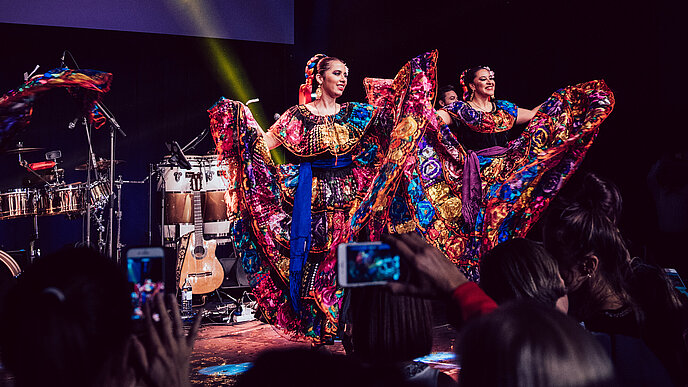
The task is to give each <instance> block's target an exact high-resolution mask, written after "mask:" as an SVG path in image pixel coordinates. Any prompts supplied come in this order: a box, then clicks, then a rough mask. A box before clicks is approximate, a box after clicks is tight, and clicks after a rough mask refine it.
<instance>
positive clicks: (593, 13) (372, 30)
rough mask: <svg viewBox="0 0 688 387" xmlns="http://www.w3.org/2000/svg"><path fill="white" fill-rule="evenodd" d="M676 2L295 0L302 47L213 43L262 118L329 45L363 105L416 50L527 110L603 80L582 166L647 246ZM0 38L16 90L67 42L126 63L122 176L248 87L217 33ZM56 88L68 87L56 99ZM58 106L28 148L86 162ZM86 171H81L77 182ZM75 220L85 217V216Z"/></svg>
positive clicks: (49, 33) (678, 108)
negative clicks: (485, 71) (598, 118)
mask: <svg viewBox="0 0 688 387" xmlns="http://www.w3.org/2000/svg"><path fill="white" fill-rule="evenodd" d="M440 3H441V4H440ZM676 7H677V5H676V4H675V2H669V1H663V0H660V1H654V2H651V3H647V2H645V3H644V4H643V3H636V2H615V1H611V2H604V1H592V0H582V1H577V2H553V1H547V2H545V1H539V0H538V1H513V0H481V1H474V2H469V1H463V0H460V1H453V2H399V1H388V2H371V1H362V0H351V1H346V2H342V1H339V2H336V1H316V0H311V1H308V0H299V1H296V2H295V10H294V26H295V30H294V44H293V45H280V44H268V43H252V42H240V41H231V40H218V41H217V42H218V43H219V44H220V45H222V47H223V49H224V50H226V51H231V52H232V53H233V54H234V57H235V58H236V59H237V62H239V63H240V64H241V67H242V68H243V69H244V71H245V73H244V74H245V76H244V77H243V78H242V82H248V83H250V84H251V85H252V86H253V88H254V90H255V93H253V95H252V96H251V97H253V96H255V97H260V98H261V104H260V105H259V106H256V108H259V109H262V111H263V116H264V117H271V116H272V115H273V114H274V113H275V112H281V111H283V110H284V109H285V108H287V107H288V106H290V105H292V104H293V103H295V101H296V92H297V88H298V85H299V83H300V82H301V81H302V79H303V78H302V77H303V75H302V74H303V65H304V64H305V62H306V60H308V58H310V56H311V55H313V54H315V53H318V52H324V53H327V54H329V55H334V56H338V57H340V58H342V59H344V60H345V61H346V62H347V64H348V65H349V67H350V70H351V73H350V78H349V87H348V88H347V91H346V93H345V96H344V98H343V99H344V100H352V101H362V100H363V99H364V90H363V87H362V83H361V82H362V79H363V77H364V76H374V77H392V76H394V74H395V72H396V71H397V70H398V68H399V67H401V66H402V65H403V63H404V62H405V61H406V60H408V59H409V58H411V57H413V56H416V55H418V54H420V53H422V52H424V51H428V50H431V49H438V50H439V74H438V77H439V84H440V85H444V84H450V83H451V84H455V85H456V84H457V83H458V74H459V72H460V71H461V70H463V69H464V68H466V67H469V66H473V65H476V64H484V65H489V66H491V67H492V68H493V69H494V70H495V72H496V76H497V96H498V98H503V99H508V100H510V101H512V102H515V103H516V104H518V105H520V106H523V107H528V108H530V107H533V106H536V105H537V104H539V103H540V102H542V101H543V100H544V99H546V98H547V97H548V96H549V95H550V94H551V93H552V92H553V91H554V90H556V89H557V88H560V87H563V86H566V85H569V84H574V83H577V82H582V81H586V80H591V79H599V78H603V79H605V80H606V81H607V83H608V84H609V86H610V87H611V88H612V89H613V90H614V92H615V94H616V108H615V111H614V112H613V113H612V115H611V116H610V118H609V119H608V120H607V121H606V122H605V123H604V124H603V126H602V128H601V130H600V134H599V136H598V138H597V140H596V142H595V144H594V145H593V147H592V148H591V150H590V152H589V153H588V157H587V158H586V160H585V161H584V163H583V165H582V167H581V172H585V171H593V172H596V173H598V174H600V175H603V176H606V177H609V178H611V179H612V180H614V181H615V182H616V183H617V184H618V185H619V186H620V188H621V190H622V193H623V195H624V199H625V215H624V219H623V221H622V227H623V229H624V231H626V232H627V235H629V236H630V237H631V239H633V240H634V241H635V243H636V246H639V247H642V246H644V245H645V244H647V243H649V242H652V241H651V239H652V237H653V236H654V233H655V232H656V215H655V213H654V205H653V203H652V201H651V198H650V195H649V191H648V189H647V185H646V181H645V180H646V176H647V173H648V171H649V169H650V167H651V165H652V163H653V162H654V161H655V160H657V159H658V158H659V157H660V156H661V155H662V154H663V153H666V152H671V151H676V150H684V149H685V142H683V138H684V137H685V136H683V135H682V133H683V131H684V130H685V129H684V127H685V123H684V121H683V119H682V116H683V115H682V111H683V108H682V102H683V98H682V97H683V94H684V90H685V86H686V82H685V78H686V77H685V75H684V74H683V72H682V71H681V69H682V66H681V65H680V64H681V63H683V61H682V60H680V57H679V55H680V53H681V52H682V50H681V47H683V46H684V45H685V44H684V37H685V33H684V32H683V27H682V26H683V24H682V23H683V22H682V21H681V20H680V17H681V16H680V15H682V12H680V10H678V9H677V8H676ZM0 33H2V36H4V37H6V39H4V43H3V53H4V55H3V58H4V59H3V61H2V63H0V88H1V89H2V90H3V92H4V91H6V90H8V89H11V88H14V87H16V86H17V85H19V84H20V83H21V74H22V73H23V72H24V71H27V70H31V69H32V68H33V66H34V65H35V64H37V63H40V64H42V65H43V69H48V68H51V67H55V66H56V65H57V63H58V59H59V56H60V54H61V52H62V50H63V49H65V48H67V49H70V50H71V51H72V52H73V53H74V55H75V57H76V58H77V60H78V61H79V64H80V65H81V66H82V67H87V68H95V69H98V70H104V71H109V72H112V73H113V74H114V82H113V86H112V91H111V92H110V93H109V94H107V95H106V96H105V99H104V101H105V103H106V104H107V106H108V107H109V108H110V110H112V111H113V113H114V114H115V115H116V116H117V118H118V121H119V122H120V123H121V124H122V128H123V129H124V130H125V131H126V132H127V134H128V137H126V138H124V139H120V140H119V142H118V147H117V150H118V158H122V159H125V160H126V161H127V163H126V164H124V166H122V167H121V168H118V173H121V174H122V175H123V176H124V177H125V179H140V178H142V177H143V176H145V174H146V171H147V165H148V163H150V162H155V161H157V160H159V159H160V157H162V155H164V153H165V152H164V150H165V148H164V144H163V143H164V141H165V140H170V139H176V140H179V142H180V143H184V142H186V141H188V140H189V139H191V138H192V137H193V136H194V135H195V134H196V133H197V132H199V131H200V130H201V129H202V128H204V127H205V126H207V115H206V113H205V110H206V109H207V108H208V107H210V105H212V103H213V102H214V101H215V100H216V99H217V98H218V97H219V96H221V95H225V96H227V97H228V98H233V97H234V98H236V96H233V95H231V94H229V93H228V91H226V90H227V88H226V86H225V84H224V82H223V75H224V74H223V72H222V71H221V70H219V67H218V66H217V64H216V62H215V61H214V60H213V59H212V58H211V57H209V54H208V48H207V44H208V43H207V42H208V40H207V39H202V38H190V37H177V36H169V35H153V34H141V33H125V32H109V31H96V30H83V29H69V28H48V27H36V26H19V25H0ZM9 37H11V38H9ZM51 63H52V64H53V66H51ZM58 97H64V96H49V97H46V100H48V98H54V99H59V98H58ZM51 101H52V99H51ZM58 106H61V105H59V104H58V103H54V104H50V106H47V107H42V108H40V110H39V108H37V111H36V113H37V118H36V120H35V121H34V124H33V125H32V127H31V128H29V130H27V132H26V135H25V136H24V141H25V145H26V146H46V147H48V148H54V147H59V146H62V144H59V145H58V140H59V141H64V142H65V145H64V147H63V148H61V149H62V151H63V153H65V154H67V156H68V157H70V158H72V159H73V160H74V161H70V162H72V163H73V164H76V163H77V162H83V159H84V158H85V153H86V149H85V147H84V146H83V141H84V136H83V134H82V133H79V132H74V131H73V132H70V131H68V130H67V129H65V128H66V126H67V123H68V122H69V121H70V120H71V119H72V118H73V116H72V115H70V114H68V113H66V111H67V110H68V109H67V108H58ZM41 110H42V111H41ZM265 121H266V122H267V121H271V120H269V119H267V118H266V119H265ZM50 136H53V137H50ZM95 141H96V145H97V146H96V152H98V154H99V155H105V154H106V151H105V150H106V149H107V132H106V131H100V132H98V133H97V134H96V139H95ZM53 144H55V145H53ZM68 147H71V148H68ZM209 147H210V144H209V143H207V144H206V149H207V148H209ZM13 160H14V159H13V158H12V157H8V156H1V158H0V162H2V164H1V165H2V168H3V170H5V171H9V170H10V169H11V168H13V167H14V165H13V164H12V162H13ZM15 164H16V162H15ZM65 169H67V161H65ZM5 175H11V174H9V173H3V179H2V186H1V188H12V187H13V185H11V183H6V180H7V178H6V177H7V176H5ZM580 175H581V173H579V174H578V176H580ZM78 179H80V177H79V176H78V175H74V172H72V177H71V178H70V179H69V180H71V181H76V180H78ZM145 192H146V189H145V188H140V187H130V186H127V187H125V192H124V193H123V201H124V203H125V204H124V208H123V211H124V214H123V216H124V220H123V237H122V240H123V242H124V243H126V244H138V243H143V242H145V232H146V230H147V225H146V217H145V214H146V213H147V208H146V202H147V199H146V197H145ZM54 218H56V219H48V218H45V219H41V221H42V222H44V223H45V226H42V231H44V233H43V234H42V237H43V236H44V235H46V234H48V233H50V234H53V235H55V237H54V238H51V240H50V245H51V246H53V245H58V244H59V243H65V242H69V241H70V238H71V240H73V239H78V235H80V231H79V230H78V227H76V228H77V231H73V232H70V233H69V234H67V231H66V230H67V228H63V227H62V226H58V225H54V224H57V223H58V219H57V218H58V217H54ZM63 222H66V221H63ZM77 222H78V221H77ZM0 223H2V224H0V232H1V233H2V234H0V243H1V244H2V245H3V246H7V245H9V244H16V242H17V241H26V240H27V239H28V237H27V236H26V235H25V234H26V233H28V231H27V230H30V228H28V227H24V228H22V229H20V228H19V227H16V228H15V227H10V226H9V225H10V224H14V223H19V222H18V221H3V222H0ZM66 223H69V222H66ZM69 224H70V226H74V221H71V223H69ZM63 234H64V235H66V236H65V237H63V236H62V235H63ZM57 235H60V236H59V237H58V236H57ZM47 238H48V237H47V236H46V239H47ZM47 244H48V243H47V241H46V244H45V245H47Z"/></svg>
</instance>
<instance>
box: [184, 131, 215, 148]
mask: <svg viewBox="0 0 688 387" xmlns="http://www.w3.org/2000/svg"><path fill="white" fill-rule="evenodd" d="M208 133H210V129H209V128H205V129H203V131H202V132H201V133H200V134H199V135H198V136H196V137H195V138H194V139H193V140H191V141H189V143H188V144H186V145H184V147H183V148H182V152H186V151H188V150H190V149H193V148H195V147H196V146H197V145H198V144H200V142H201V141H203V139H204V138H205V137H206V136H207V135H208Z"/></svg>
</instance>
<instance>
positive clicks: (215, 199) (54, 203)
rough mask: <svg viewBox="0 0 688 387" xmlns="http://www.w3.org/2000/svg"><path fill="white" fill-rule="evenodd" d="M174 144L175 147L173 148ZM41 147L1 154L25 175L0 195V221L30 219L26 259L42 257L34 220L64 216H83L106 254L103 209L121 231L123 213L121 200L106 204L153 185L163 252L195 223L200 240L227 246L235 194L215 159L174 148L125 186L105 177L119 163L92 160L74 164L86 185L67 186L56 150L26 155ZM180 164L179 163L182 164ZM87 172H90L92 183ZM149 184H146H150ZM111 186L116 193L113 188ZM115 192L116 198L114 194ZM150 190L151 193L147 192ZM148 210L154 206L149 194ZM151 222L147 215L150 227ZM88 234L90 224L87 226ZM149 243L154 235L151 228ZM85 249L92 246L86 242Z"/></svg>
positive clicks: (212, 156)
mask: <svg viewBox="0 0 688 387" xmlns="http://www.w3.org/2000/svg"><path fill="white" fill-rule="evenodd" d="M175 144H176V143H175ZM43 150H44V148H34V147H25V146H24V145H23V144H22V143H17V145H16V147H14V148H13V149H9V150H7V151H5V153H9V154H16V155H18V160H19V164H20V165H21V166H22V167H24V169H25V170H26V171H27V172H28V173H27V175H28V178H25V179H24V186H23V187H22V188H11V189H5V190H3V191H0V220H7V219H17V218H33V223H34V235H33V238H32V240H31V245H30V247H29V258H30V259H31V260H33V259H34V258H35V257H36V256H38V255H39V254H40V252H39V251H37V250H38V249H37V246H35V245H34V244H35V243H36V241H37V240H38V237H39V231H38V218H39V217H44V216H54V215H66V216H67V217H68V218H69V219H77V218H80V217H83V218H84V219H85V220H86V221H87V222H90V221H94V222H95V229H96V230H97V231H98V238H97V246H98V248H99V249H100V250H101V251H102V252H104V253H106V254H107V250H106V247H107V244H108V241H109V240H108V235H106V230H107V229H108V228H109V227H108V222H106V219H107V217H108V215H107V213H106V212H107V211H106V208H107V207H111V206H112V205H114V206H116V207H117V208H116V210H115V211H114V216H116V220H117V225H116V226H115V227H116V230H118V231H119V227H120V220H121V214H122V213H121V211H120V201H119V200H117V201H116V202H114V201H113V203H110V199H111V198H113V199H115V198H119V197H121V188H122V185H123V184H126V183H138V184H142V183H145V182H147V181H148V182H149V183H150V184H151V186H152V184H153V183H152V182H153V181H156V180H157V183H156V187H157V191H159V192H160V209H161V218H162V221H161V225H160V233H161V243H162V245H164V246H166V247H176V244H177V242H178V241H179V240H180V238H181V237H182V236H183V235H185V234H187V233H188V232H191V231H194V224H195V221H196V222H198V221H202V224H203V226H202V229H203V237H204V239H215V240H216V242H217V243H218V244H227V243H229V242H230V237H231V235H230V226H231V221H232V220H233V219H230V217H228V215H227V213H228V211H227V204H226V203H227V200H229V198H230V197H233V198H234V199H232V200H236V192H235V190H230V189H228V188H229V187H228V179H227V176H226V173H227V172H226V169H225V168H222V167H221V165H220V164H219V162H218V158H217V155H203V156H201V155H188V156H187V155H184V154H183V153H181V150H180V149H179V147H178V145H177V148H176V149H172V151H173V152H172V154H171V155H168V156H165V157H164V158H163V159H162V160H161V161H160V162H158V163H155V164H151V165H150V171H149V175H148V176H147V177H146V178H145V179H144V180H142V181H125V180H122V177H121V176H120V177H119V179H117V180H115V181H114V184H111V183H110V179H109V178H108V172H109V168H110V165H111V163H112V164H116V165H117V164H121V163H123V162H124V161H122V160H104V159H95V157H94V158H93V159H94V160H93V161H92V162H91V163H90V164H91V165H90V166H89V163H84V164H80V165H77V166H76V167H75V168H74V169H75V170H77V171H89V179H87V182H85V183H84V182H75V183H68V182H66V181H65V179H64V170H63V169H61V168H60V160H59V159H60V158H61V156H62V155H61V152H60V151H51V152H47V153H46V161H41V162H33V163H30V162H28V161H27V160H26V156H25V155H27V154H34V153H36V152H39V151H43ZM180 159H181V160H180ZM90 171H93V172H94V176H95V177H94V178H90V177H91V173H90ZM197 173H200V175H201V176H202V181H203V184H202V188H201V190H200V196H201V210H200V214H201V215H200V217H199V218H197V217H195V216H194V215H195V214H194V206H193V194H194V193H193V190H192V187H191V178H190V176H191V175H193V174H197ZM149 179H150V180H149ZM113 187H114V188H113ZM113 189H114V190H115V192H114V196H113V192H112V190H113ZM149 191H152V189H149ZM149 207H153V205H152V201H151V199H150V192H149ZM151 219H152V217H151V214H150V211H149V225H150V224H151V222H150V220H151ZM87 224H88V225H87V226H86V227H87V228H89V229H90V223H87ZM148 233H149V241H148V242H149V244H152V243H154V242H153V241H151V240H150V239H151V235H152V231H151V229H150V228H149V230H148ZM85 243H86V244H89V245H90V244H91V243H90V237H87V240H86V241H85ZM115 246H116V247H117V250H118V251H117V253H118V254H119V250H120V249H121V247H123V245H121V244H120V243H119V232H118V233H117V235H116V243H115Z"/></svg>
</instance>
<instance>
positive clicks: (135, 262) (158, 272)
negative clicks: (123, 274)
mask: <svg viewBox="0 0 688 387" xmlns="http://www.w3.org/2000/svg"><path fill="white" fill-rule="evenodd" d="M164 258H165V252H164V250H163V249H162V247H133V248H131V249H129V250H127V279H128V280H129V284H130V290H131V303H132V307H133V313H132V316H131V318H132V319H133V320H139V319H142V318H143V305H144V304H145V303H146V301H147V300H148V299H149V298H151V297H153V296H155V295H156V294H158V293H161V292H164V290H165V278H164V274H163V273H164V271H163V262H164Z"/></svg>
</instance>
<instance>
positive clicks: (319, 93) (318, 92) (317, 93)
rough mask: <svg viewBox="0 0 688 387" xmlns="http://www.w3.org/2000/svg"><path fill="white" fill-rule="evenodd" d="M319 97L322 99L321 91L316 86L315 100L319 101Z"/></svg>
mask: <svg viewBox="0 0 688 387" xmlns="http://www.w3.org/2000/svg"><path fill="white" fill-rule="evenodd" d="M320 97H322V89H321V88H320V86H318V88H317V89H315V99H320Z"/></svg>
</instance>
